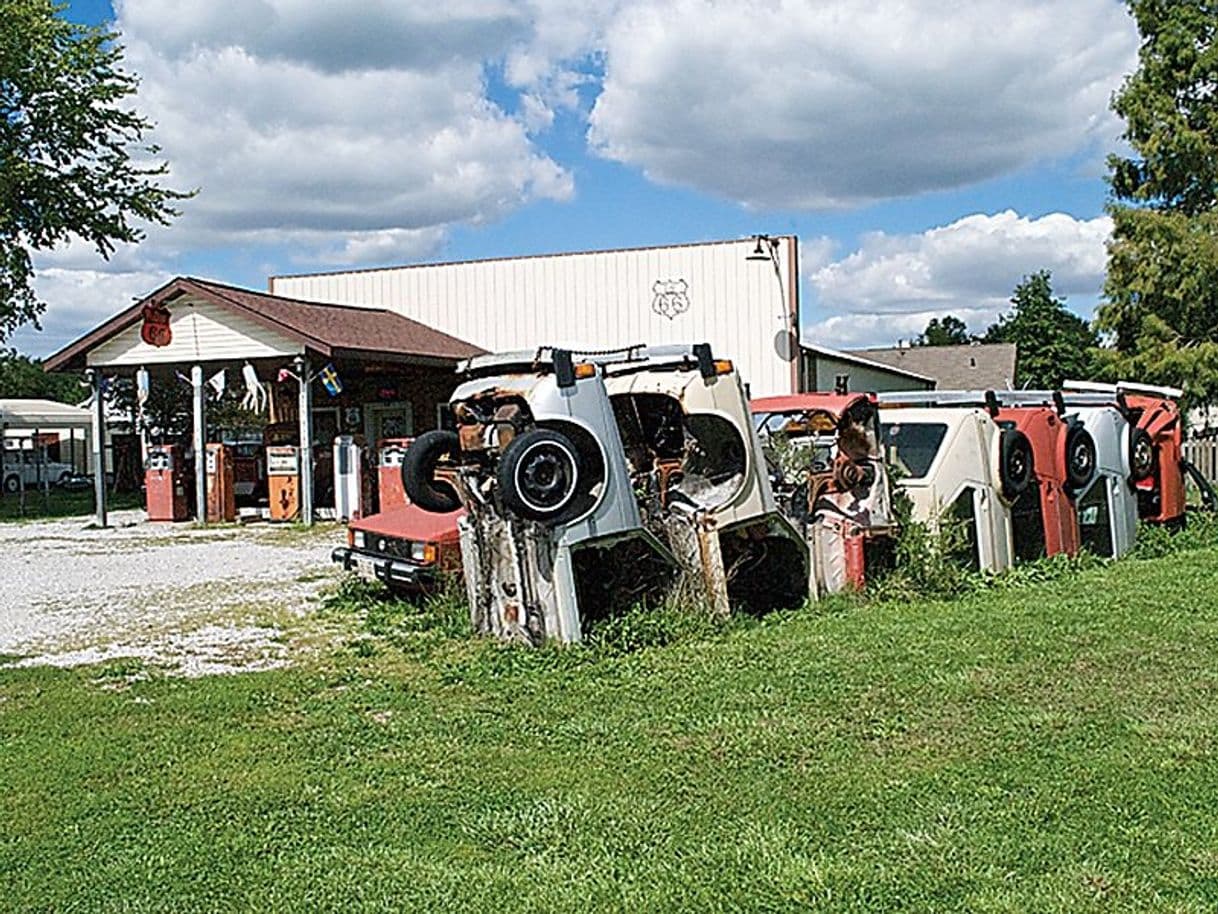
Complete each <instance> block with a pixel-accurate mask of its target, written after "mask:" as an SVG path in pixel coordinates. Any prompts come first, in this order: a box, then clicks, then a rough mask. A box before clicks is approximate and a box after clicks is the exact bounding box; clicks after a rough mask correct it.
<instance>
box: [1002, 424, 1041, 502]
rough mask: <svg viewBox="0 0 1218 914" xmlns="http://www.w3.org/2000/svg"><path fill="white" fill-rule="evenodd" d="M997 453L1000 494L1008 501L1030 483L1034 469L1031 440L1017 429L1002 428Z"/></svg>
mask: <svg viewBox="0 0 1218 914" xmlns="http://www.w3.org/2000/svg"><path fill="white" fill-rule="evenodd" d="M998 455H999V457H998V476H999V478H1000V479H1001V480H1002V494H1003V496H1004V497H1005V498H1006V499H1007V500H1008V501H1014V500H1015V499H1016V498H1018V497H1019V496H1020V495H1022V494H1023V493H1024V492H1026V491H1028V488H1029V487H1030V486H1031V485H1032V477H1033V473H1034V471H1035V464H1034V463H1033V460H1032V442H1030V441H1028V436H1027V435H1025V434H1024V433H1023V432H1021V431H1019V430H1018V429H1014V428H1004V429H1003V430H1002V436H1001V437H1000V438H999V439H998Z"/></svg>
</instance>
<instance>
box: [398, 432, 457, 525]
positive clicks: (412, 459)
mask: <svg viewBox="0 0 1218 914" xmlns="http://www.w3.org/2000/svg"><path fill="white" fill-rule="evenodd" d="M460 449H461V441H460V439H459V438H458V437H457V433H456V432H450V431H446V430H445V429H436V430H434V431H430V432H424V433H423V434H421V435H419V437H418V438H416V439H415V440H414V443H413V444H411V445H410V447H409V448H407V449H406V454H405V456H404V457H403V458H402V488H404V489H405V490H406V495H407V497H408V498H409V499H410V500H411V502H413V503H414V504H416V505H418V506H419V507H420V508H422V509H423V510H424V511H431V512H433V513H435V514H447V513H448V512H450V511H456V510H457V509H458V508H459V507H461V499H460V498H458V497H457V490H456V489H454V488H453V487H452V485H451V484H450V483H447V482H444V481H443V480H440V479H436V468H437V467H438V466H439V464H440V461H441V460H443V459H444V458H446V457H453V456H455V455H456V454H457V452H458V451H459V450H460Z"/></svg>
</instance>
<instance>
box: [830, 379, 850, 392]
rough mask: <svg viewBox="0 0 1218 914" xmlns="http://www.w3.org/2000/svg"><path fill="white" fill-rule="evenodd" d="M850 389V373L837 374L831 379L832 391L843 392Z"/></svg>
mask: <svg viewBox="0 0 1218 914" xmlns="http://www.w3.org/2000/svg"><path fill="white" fill-rule="evenodd" d="M849 391H850V375H848V374H839V375H837V376H836V377H834V379H833V392H834V393H836V394H844V393H848V392H849Z"/></svg>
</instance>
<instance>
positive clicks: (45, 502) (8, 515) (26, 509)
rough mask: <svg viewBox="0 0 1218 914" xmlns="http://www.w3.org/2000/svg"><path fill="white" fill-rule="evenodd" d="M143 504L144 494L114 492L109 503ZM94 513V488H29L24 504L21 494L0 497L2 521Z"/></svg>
mask: <svg viewBox="0 0 1218 914" xmlns="http://www.w3.org/2000/svg"><path fill="white" fill-rule="evenodd" d="M143 505H144V500H143V496H142V495H140V493H139V492H135V493H129V492H112V493H110V499H109V502H108V507H109V509H110V510H111V511H120V510H124V509H126V508H141V507H143ZM92 513H93V490H92V489H88V490H86V491H75V492H69V491H66V490H64V489H59V488H55V487H52V488H51V490H50V491H49V492H46V493H44V492H43V491H42V489H29V490H27V491H26V493H25V500H24V503H23V502H22V499H21V496H20V495H8V494H5V495H3V496H0V523H6V522H11V521H21V520H42V519H45V518H49V517H78V516H80V517H83V516H86V515H89V514H92Z"/></svg>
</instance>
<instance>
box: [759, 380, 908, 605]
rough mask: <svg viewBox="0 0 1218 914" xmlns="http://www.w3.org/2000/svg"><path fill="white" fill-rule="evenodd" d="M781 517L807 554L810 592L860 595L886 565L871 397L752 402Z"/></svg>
mask: <svg viewBox="0 0 1218 914" xmlns="http://www.w3.org/2000/svg"><path fill="white" fill-rule="evenodd" d="M751 408H752V411H753V419H754V423H755V425H756V427H757V432H758V435H759V436H760V437H761V441H762V447H763V449H764V450H765V452H766V459H767V461H768V463H769V467H770V480H771V485H772V486H773V489H774V493H775V495H776V497H777V498H778V502H779V504H780V505H781V507H782V509H783V511H784V513H785V514H786V515H787V517H788V518H789V519H790V520H791V521H792V522H793V523H794V524H795V525H796V526H797V527H798V528H799V529H800V530H801V531H802V533H803V535H804V539H805V542H806V543H807V547H808V555H809V567H808V590H809V594H810V595H811V596H812V597H813V598H816V597H817V596H819V595H820V594H823V593H839V592H842V591H844V590H862V589H863V588H864V587H865V586H866V583H867V579H868V575H869V574H874V573H875V571H876V570H878V568H879V567H881V566H883V565H887V564H889V563H890V562H891V559H892V551H893V547H894V538H895V534H896V532H897V525H896V519H895V517H894V516H893V510H892V508H893V506H892V490H891V481H890V478H889V475H888V469H887V466H886V464H885V462H884V455H883V449H882V447H881V443H880V442H881V436H880V424H879V410H878V408H877V403H876V398H875V395H874V394H863V393H856V394H830V393H803V394H791V395H787V396H778V397H764V398H760V399H756V400H753V401H752V404H751Z"/></svg>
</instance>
